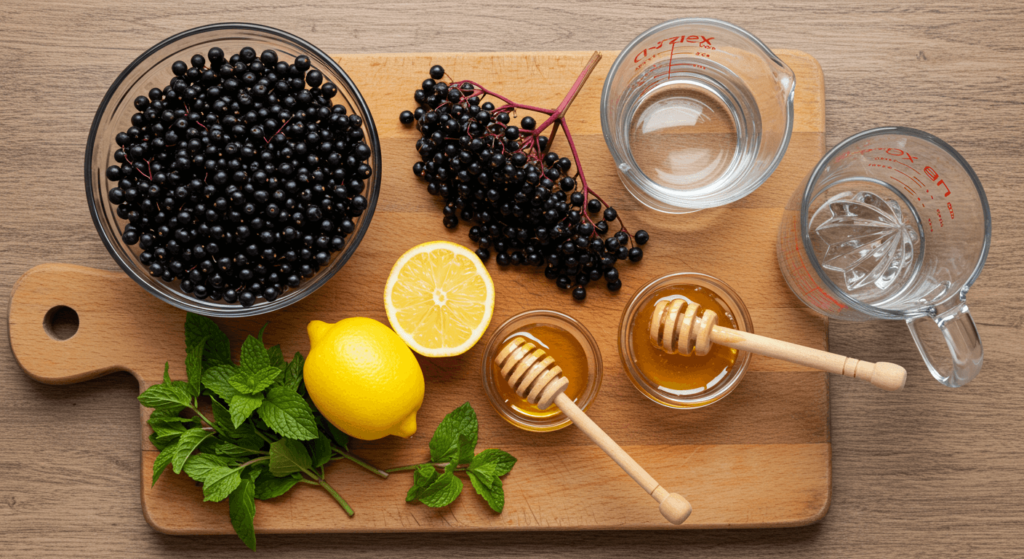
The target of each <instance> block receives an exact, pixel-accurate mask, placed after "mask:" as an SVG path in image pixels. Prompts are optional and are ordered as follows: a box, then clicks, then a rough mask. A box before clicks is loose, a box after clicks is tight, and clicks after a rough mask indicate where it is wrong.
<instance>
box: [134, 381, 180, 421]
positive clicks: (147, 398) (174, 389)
mask: <svg viewBox="0 0 1024 559" xmlns="http://www.w3.org/2000/svg"><path fill="white" fill-rule="evenodd" d="M139 403H140V404H142V405H143V406H146V407H147V408H156V409H158V410H164V411H171V412H174V413H177V412H179V411H181V410H183V409H185V408H187V407H190V406H191V405H192V397H191V396H189V393H188V384H187V383H185V382H184V381H180V380H172V381H169V382H164V383H163V384H154V385H153V386H150V387H149V388H147V389H146V391H145V392H143V393H142V394H139Z"/></svg>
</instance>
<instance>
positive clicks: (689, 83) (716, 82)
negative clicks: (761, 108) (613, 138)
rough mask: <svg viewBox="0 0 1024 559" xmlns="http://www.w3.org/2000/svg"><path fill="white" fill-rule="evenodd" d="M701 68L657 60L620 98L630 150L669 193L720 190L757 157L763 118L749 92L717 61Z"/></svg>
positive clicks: (638, 163)
mask: <svg viewBox="0 0 1024 559" xmlns="http://www.w3.org/2000/svg"><path fill="white" fill-rule="evenodd" d="M700 66H701V68H700V69H699V70H697V69H696V67H695V66H694V64H690V63H682V62H680V61H679V60H678V58H677V59H676V61H675V63H673V62H672V60H671V59H669V60H662V61H660V62H657V63H655V64H653V65H651V66H649V67H648V68H647V69H645V71H644V73H643V75H642V76H640V77H639V79H637V80H636V81H635V82H634V83H633V84H632V85H631V86H630V89H629V90H628V91H627V92H626V93H625V95H623V96H622V102H623V104H624V107H625V112H624V114H625V115H626V117H627V118H625V119H623V121H624V122H625V123H628V124H627V126H628V129H627V130H626V131H625V132H626V134H625V137H626V138H627V141H628V148H629V149H628V151H629V153H631V155H632V157H633V160H634V162H635V163H636V165H637V167H638V168H639V170H640V171H641V172H643V174H644V175H646V176H647V178H649V179H650V180H651V181H653V182H654V183H655V184H657V185H659V186H661V187H663V188H666V189H670V190H677V191H691V192H692V191H699V190H701V189H706V190H707V191H714V190H717V189H719V188H724V187H725V186H728V185H729V184H730V183H731V182H732V181H733V180H734V179H735V177H737V176H739V175H741V174H742V173H743V171H744V170H745V168H746V167H747V166H748V165H750V164H751V163H752V162H753V160H754V157H755V156H756V154H757V149H758V144H759V138H760V134H761V117H760V114H759V112H758V110H757V103H756V100H755V99H754V96H753V94H752V93H751V92H750V89H749V88H748V87H747V86H746V85H745V84H744V83H743V81H742V80H740V79H739V78H738V77H737V76H736V75H735V74H733V73H732V72H731V71H729V70H728V69H726V68H725V67H724V66H721V65H720V64H716V63H715V62H713V61H705V60H702V61H701V64H700Z"/></svg>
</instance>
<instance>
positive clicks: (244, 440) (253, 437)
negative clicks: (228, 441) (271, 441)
mask: <svg viewBox="0 0 1024 559" xmlns="http://www.w3.org/2000/svg"><path fill="white" fill-rule="evenodd" d="M241 430H242V431H245V430H249V431H251V434H249V435H243V436H242V437H241V438H239V439H238V440H237V441H235V444H237V445H238V446H240V447H242V448H249V449H252V450H263V445H264V443H266V441H265V440H263V437H261V436H259V435H257V434H256V428H254V427H253V426H252V424H250V423H246V424H245V425H242V429H241Z"/></svg>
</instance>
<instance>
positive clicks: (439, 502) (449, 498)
mask: <svg viewBox="0 0 1024 559" xmlns="http://www.w3.org/2000/svg"><path fill="white" fill-rule="evenodd" d="M459 493H462V481H460V480H459V478H457V477H455V474H453V473H451V472H448V473H444V474H441V475H440V477H438V478H437V479H436V480H434V481H433V483H431V484H430V486H429V487H427V488H426V489H424V490H423V491H422V492H421V493H420V495H419V500H420V502H421V503H423V504H424V505H427V506H428V507H433V508H437V507H446V506H448V505H450V504H452V502H453V501H455V499H457V498H458V496H459Z"/></svg>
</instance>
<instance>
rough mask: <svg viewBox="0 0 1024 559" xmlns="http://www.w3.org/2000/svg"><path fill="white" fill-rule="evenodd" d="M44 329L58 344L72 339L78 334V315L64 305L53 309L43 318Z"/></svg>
mask: <svg viewBox="0 0 1024 559" xmlns="http://www.w3.org/2000/svg"><path fill="white" fill-rule="evenodd" d="M43 329H44V330H46V333H47V335H49V336H50V337H51V338H53V339H55V340H57V341H58V342H63V341H64V340H67V339H70V338H71V336H74V335H75V333H76V332H78V313H77V312H75V309H72V308H71V307H65V306H64V305H58V306H56V307H53V308H52V309H50V310H48V311H46V316H44V317H43Z"/></svg>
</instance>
